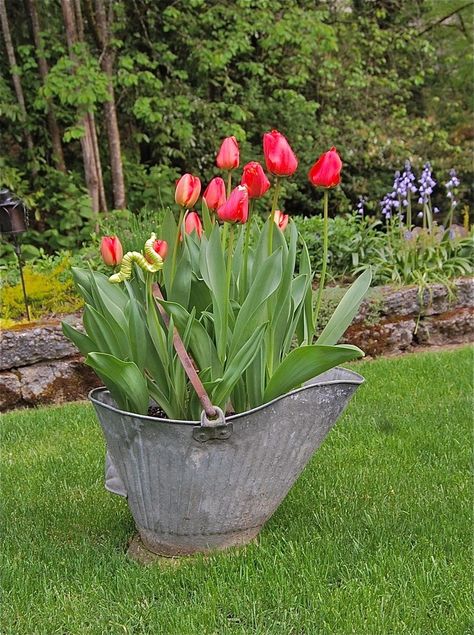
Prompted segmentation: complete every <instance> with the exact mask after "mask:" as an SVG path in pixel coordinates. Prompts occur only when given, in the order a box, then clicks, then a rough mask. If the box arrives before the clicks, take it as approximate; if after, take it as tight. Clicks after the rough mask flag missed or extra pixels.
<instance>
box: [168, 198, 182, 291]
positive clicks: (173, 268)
mask: <svg viewBox="0 0 474 635" xmlns="http://www.w3.org/2000/svg"><path fill="white" fill-rule="evenodd" d="M183 219H184V207H180V208H179V220H178V231H177V232H176V238H175V240H174V246H173V257H172V259H171V275H170V280H171V287H172V286H173V280H174V275H175V273H176V259H177V256H178V247H179V236H180V234H181V231H182V229H181V225H182V224H183ZM170 291H171V289H170Z"/></svg>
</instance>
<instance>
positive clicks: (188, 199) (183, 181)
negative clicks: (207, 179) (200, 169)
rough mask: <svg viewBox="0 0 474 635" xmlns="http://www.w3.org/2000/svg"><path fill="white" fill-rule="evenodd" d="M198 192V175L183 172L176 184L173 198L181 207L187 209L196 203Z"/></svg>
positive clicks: (199, 184) (199, 189)
mask: <svg viewBox="0 0 474 635" xmlns="http://www.w3.org/2000/svg"><path fill="white" fill-rule="evenodd" d="M200 193H201V181H200V180H199V177H197V176H193V175H192V174H183V176H182V177H181V178H180V179H179V181H178V183H177V185H176V191H175V195H174V200H175V201H176V202H177V203H178V205H181V207H185V208H186V209H189V208H190V207H192V206H193V205H194V204H195V203H196V201H197V200H198V198H199V194H200Z"/></svg>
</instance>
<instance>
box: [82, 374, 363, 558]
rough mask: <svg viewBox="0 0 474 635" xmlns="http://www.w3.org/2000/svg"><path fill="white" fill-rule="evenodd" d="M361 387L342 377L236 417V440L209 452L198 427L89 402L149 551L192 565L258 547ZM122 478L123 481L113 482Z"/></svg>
mask: <svg viewBox="0 0 474 635" xmlns="http://www.w3.org/2000/svg"><path fill="white" fill-rule="evenodd" d="M362 382H363V378H362V377H361V376H360V375H358V374H357V373H354V372H353V371H350V370H345V369H343V368H335V369H333V370H331V371H329V372H327V373H324V374H323V375H320V376H319V377H316V378H314V379H313V380H312V381H310V382H308V383H307V384H306V385H305V386H303V387H302V388H299V389H297V390H294V391H292V392H290V393H288V394H287V395H284V396H282V397H279V398H278V399H275V400H274V401H272V402H270V403H268V404H265V405H263V406H260V407H258V408H255V409H254V410H251V411H249V412H245V413H242V414H238V415H234V416H232V417H229V418H228V419H227V421H228V422H229V423H232V427H233V429H232V434H231V435H230V436H229V437H228V438H227V439H210V440H207V441H206V442H205V443H203V442H201V441H200V440H196V439H195V438H194V437H193V429H194V428H195V427H196V422H192V421H170V420H166V419H156V418H153V417H147V416H138V415H134V414H131V413H127V412H124V411H121V410H118V409H117V408H116V407H115V405H114V402H113V400H112V398H111V397H110V394H109V393H108V391H107V390H106V389H104V388H98V389H95V390H93V391H92V392H91V393H90V399H91V401H92V402H93V404H94V406H95V409H96V411H97V414H98V417H99V421H100V423H101V426H102V429H103V431H104V435H105V439H106V442H107V448H108V453H109V458H110V460H111V461H112V464H113V465H109V468H108V469H109V472H108V474H109V479H112V478H113V483H111V480H109V482H108V485H107V486H108V488H109V489H111V490H112V491H114V490H115V491H117V493H121V494H123V493H124V492H126V493H127V498H128V504H129V506H130V510H131V512H132V514H133V517H134V519H135V522H136V524H137V527H138V530H139V532H140V536H141V538H142V540H143V543H144V544H145V546H146V547H147V548H148V549H150V550H151V551H153V552H155V553H159V554H163V555H186V554H191V553H196V552H206V551H212V550H217V549H225V548H227V547H231V546H236V545H243V544H246V543H248V542H249V541H251V540H252V539H254V538H255V536H256V535H257V534H258V532H259V531H260V529H261V527H262V526H263V524H264V523H265V522H266V521H267V520H268V519H269V518H270V516H271V515H272V514H273V512H274V511H275V509H276V508H277V507H278V505H279V504H280V502H281V501H282V500H283V498H284V497H285V496H286V494H287V493H288V491H289V489H290V488H291V486H292V485H293V484H294V482H295V481H296V479H297V478H298V476H299V475H300V473H301V471H302V470H303V468H304V467H305V465H306V463H307V462H308V461H309V459H310V458H311V456H312V455H313V453H314V452H315V450H316V449H317V448H318V447H319V446H320V445H321V443H322V442H323V440H324V438H325V437H326V435H327V433H328V432H329V430H330V429H331V428H332V426H333V425H334V424H335V422H336V420H337V419H338V417H339V415H340V414H341V412H342V411H343V410H344V408H345V407H346V405H347V404H348V402H349V400H350V398H351V397H352V395H353V393H354V392H355V390H356V389H357V387H358V386H359V385H360V384H361V383H362ZM115 470H116V472H115Z"/></svg>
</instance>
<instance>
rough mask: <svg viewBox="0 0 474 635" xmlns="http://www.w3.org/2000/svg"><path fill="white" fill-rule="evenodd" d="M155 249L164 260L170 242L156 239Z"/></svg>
mask: <svg viewBox="0 0 474 635" xmlns="http://www.w3.org/2000/svg"><path fill="white" fill-rule="evenodd" d="M153 251H156V253H157V254H158V255H159V256H161V259H162V260H164V259H165V258H166V254H167V253H168V243H167V242H166V240H155V242H154V243H153Z"/></svg>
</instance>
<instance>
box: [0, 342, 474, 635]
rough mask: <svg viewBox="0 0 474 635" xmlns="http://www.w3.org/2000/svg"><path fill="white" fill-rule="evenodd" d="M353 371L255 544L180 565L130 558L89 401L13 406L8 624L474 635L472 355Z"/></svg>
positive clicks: (423, 357) (42, 629)
mask: <svg viewBox="0 0 474 635" xmlns="http://www.w3.org/2000/svg"><path fill="white" fill-rule="evenodd" d="M356 368H357V370H360V371H361V372H362V374H363V375H364V376H365V377H366V379H367V382H366V384H365V385H364V386H362V387H361V389H360V390H359V393H358V394H357V395H356V397H355V398H354V400H353V401H352V403H351V405H350V406H349V408H348V410H347V412H346V414H345V415H344V417H343V419H341V421H340V422H339V423H338V425H337V426H336V428H335V429H334V430H333V432H332V433H331V434H330V435H329V437H328V440H327V441H326V443H325V444H324V445H323V447H322V448H321V449H320V451H319V452H318V453H317V454H316V455H315V457H314V458H313V460H312V462H311V463H310V465H309V466H308V467H307V469H306V470H305V472H304V474H303V476H302V477H301V478H300V480H299V481H298V483H297V485H296V486H295V487H294V488H293V490H292V491H291V493H290V494H289V496H288V497H287V499H286V500H285V501H284V503H283V504H282V506H281V507H280V509H279V510H278V511H277V513H276V514H275V516H274V517H273V518H272V519H271V520H270V521H269V523H268V525H267V526H266V528H265V529H264V530H263V532H262V534H261V536H260V539H259V542H258V544H256V545H251V546H250V547H248V548H247V549H245V550H242V551H240V552H237V553H235V552H234V553H227V554H220V555H216V556H213V557H208V558H202V557H196V558H193V559H189V560H186V561H183V562H182V563H180V565H179V566H178V567H170V566H166V567H163V566H160V565H153V566H149V567H142V566H140V565H138V564H136V563H134V562H131V561H129V560H128V559H127V558H126V556H125V548H126V543H127V540H128V539H129V538H130V537H131V536H132V535H133V531H134V528H133V522H132V519H131V516H130V514H129V512H128V510H127V505H126V502H125V501H124V500H122V499H120V498H118V497H116V496H113V495H111V494H109V493H107V492H106V491H105V490H104V488H103V454H104V445H103V441H102V436H101V433H100V430H99V426H98V424H97V423H96V421H95V416H94V413H93V411H92V408H91V407H90V406H89V405H84V404H72V405H68V406H64V407H57V408H42V409H38V410H36V411H20V412H16V413H13V414H8V415H5V416H4V417H3V418H2V424H1V430H2V435H3V440H2V451H3V470H2V479H1V481H2V488H3V492H2V493H3V500H4V520H5V522H4V531H3V538H4V543H5V544H4V546H3V560H4V562H3V566H2V571H3V573H2V586H3V610H2V612H1V620H2V624H1V633H2V634H3V635H8V634H12V633H15V634H21V635H33V634H35V633H38V634H39V635H49V634H61V635H66V634H67V635H79V634H80V635H82V634H85V635H89V634H90V635H95V634H98V635H99V634H106V635H109V634H110V635H114V634H117V635H119V634H133V635H138V634H146V635H155V634H157V635H161V634H163V635H188V634H199V635H210V634H215V635H226V634H227V633H229V634H234V633H239V634H242V635H252V634H258V635H267V634H275V635H319V634H322V635H334V634H340V635H348V634H350V633H354V634H356V635H385V634H393V635H408V634H409V635H414V634H419V635H435V634H439V635H463V634H466V635H467V634H468V633H471V625H472V622H471V618H472V614H471V610H470V607H471V594H470V591H471V566H472V565H471V526H472V525H471V522H472V518H471V510H472V491H471V481H470V465H469V463H470V456H471V423H472V417H471V394H472V393H471V387H470V378H471V375H472V351H470V350H469V349H466V348H465V349H461V350H456V351H450V352H440V353H425V354H420V355H410V356H405V357H402V358H397V359H381V360H378V361H373V362H365V363H362V364H358V365H357V367H356Z"/></svg>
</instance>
